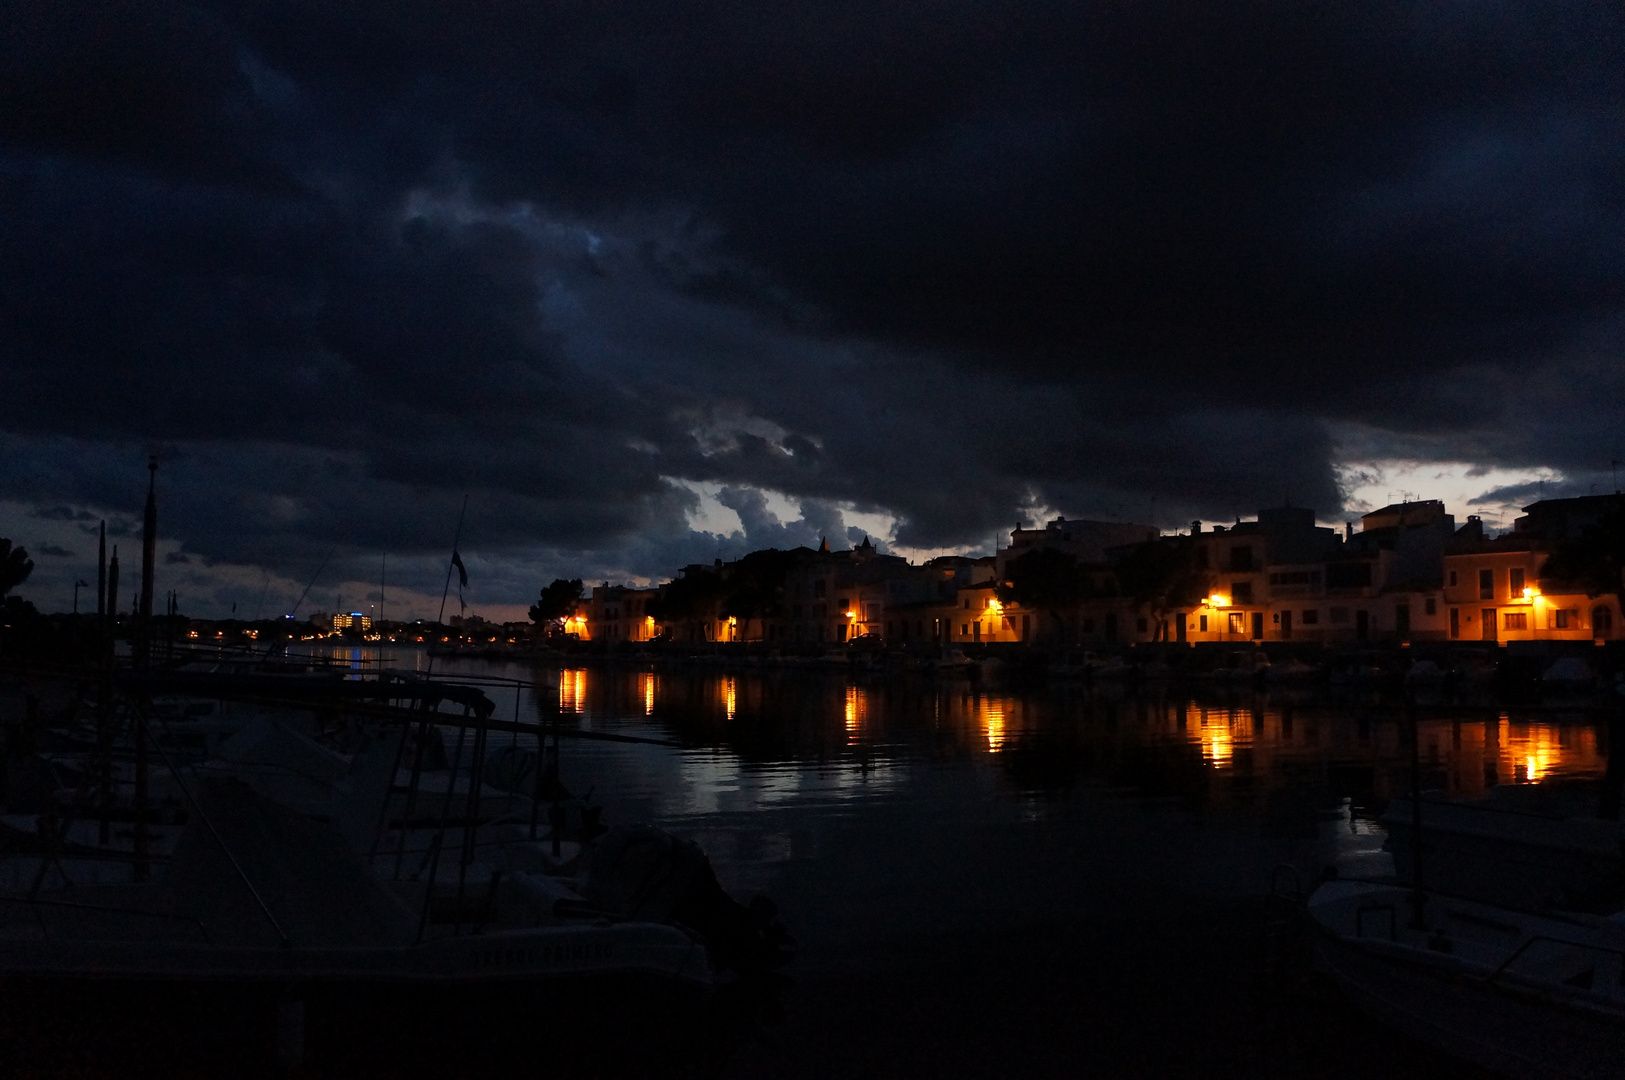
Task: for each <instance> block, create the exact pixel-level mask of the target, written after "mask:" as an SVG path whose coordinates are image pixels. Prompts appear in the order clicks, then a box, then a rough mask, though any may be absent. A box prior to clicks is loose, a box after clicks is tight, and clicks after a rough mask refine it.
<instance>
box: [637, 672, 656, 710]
mask: <svg viewBox="0 0 1625 1080" xmlns="http://www.w3.org/2000/svg"><path fill="white" fill-rule="evenodd" d="M638 681H639V682H640V683H642V684H643V686H642V690H643V715H644V716H653V715H654V714H655V677H654V676H653V675H639V676H638Z"/></svg>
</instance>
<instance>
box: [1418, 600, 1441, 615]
mask: <svg viewBox="0 0 1625 1080" xmlns="http://www.w3.org/2000/svg"><path fill="white" fill-rule="evenodd" d="M1422 610H1423V611H1425V612H1427V613H1428V614H1429V615H1437V614H1438V613H1439V602H1438V601H1437V600H1435V599H1434V598H1433V597H1431V596H1430V597H1428V598H1427V599H1426V600H1424V601H1422Z"/></svg>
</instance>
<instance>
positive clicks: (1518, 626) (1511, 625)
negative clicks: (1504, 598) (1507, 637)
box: [1502, 611, 1529, 630]
mask: <svg viewBox="0 0 1625 1080" xmlns="http://www.w3.org/2000/svg"><path fill="white" fill-rule="evenodd" d="M1503 618H1504V619H1505V620H1506V622H1504V623H1503V624H1502V625H1503V626H1505V627H1506V628H1507V629H1508V630H1527V629H1529V616H1528V615H1527V614H1525V613H1524V612H1522V611H1509V612H1507V613H1506V614H1505V615H1504V616H1503Z"/></svg>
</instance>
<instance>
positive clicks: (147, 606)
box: [135, 455, 158, 668]
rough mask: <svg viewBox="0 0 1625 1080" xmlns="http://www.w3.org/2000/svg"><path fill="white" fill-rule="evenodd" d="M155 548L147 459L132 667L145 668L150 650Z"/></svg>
mask: <svg viewBox="0 0 1625 1080" xmlns="http://www.w3.org/2000/svg"><path fill="white" fill-rule="evenodd" d="M157 548H158V458H157V456H156V455H154V456H152V457H149V458H147V512H146V516H145V518H144V519H143V521H142V525H141V600H140V604H139V610H138V611H137V612H136V635H137V636H136V643H137V644H136V650H135V666H136V667H138V668H144V667H146V666H147V659H148V656H149V650H150V649H151V647H152V584H153V582H152V578H153V562H154V556H155V554H156V552H157Z"/></svg>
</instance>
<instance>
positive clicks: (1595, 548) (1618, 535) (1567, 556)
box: [1540, 504, 1625, 604]
mask: <svg viewBox="0 0 1625 1080" xmlns="http://www.w3.org/2000/svg"><path fill="white" fill-rule="evenodd" d="M1540 576H1541V578H1542V579H1543V580H1544V581H1547V582H1551V583H1553V585H1556V584H1559V583H1560V584H1562V585H1567V586H1569V587H1571V588H1581V589H1584V590H1585V591H1586V594H1587V595H1588V596H1591V597H1593V598H1595V597H1598V596H1604V595H1608V596H1617V597H1619V599H1620V602H1621V603H1622V604H1625V506H1620V505H1618V504H1616V505H1614V506H1612V507H1610V508H1609V509H1607V510H1605V511H1603V513H1602V514H1601V516H1599V517H1598V519H1597V521H1596V522H1595V523H1594V524H1591V525H1587V526H1586V527H1585V528H1583V529H1581V530H1580V535H1579V536H1577V537H1574V538H1572V539H1569V540H1565V541H1563V542H1562V543H1560V544H1558V545H1557V548H1556V549H1555V550H1554V551H1553V552H1552V554H1551V557H1550V558H1548V559H1547V560H1546V563H1545V565H1543V566H1542V567H1541V570H1540ZM1543 588H1545V589H1546V590H1547V591H1551V587H1550V586H1543Z"/></svg>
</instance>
